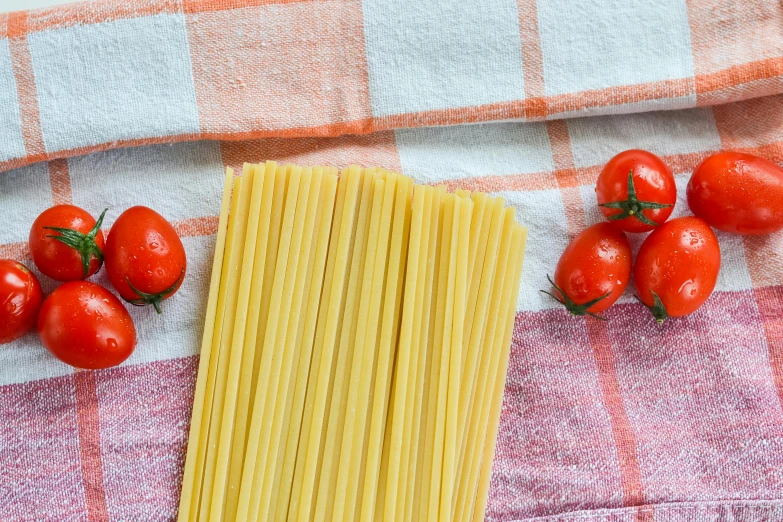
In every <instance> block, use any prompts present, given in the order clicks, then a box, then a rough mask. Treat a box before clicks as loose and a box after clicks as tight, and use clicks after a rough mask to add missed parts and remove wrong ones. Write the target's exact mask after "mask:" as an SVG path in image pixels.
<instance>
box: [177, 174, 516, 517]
mask: <svg viewBox="0 0 783 522" xmlns="http://www.w3.org/2000/svg"><path fill="white" fill-rule="evenodd" d="M525 238H526V232H525V229H524V228H522V227H521V226H520V225H518V224H517V223H516V222H515V221H514V212H513V209H510V208H505V206H504V202H503V200H502V198H492V197H489V196H487V195H485V194H481V193H472V194H471V193H469V192H465V191H457V193H454V194H450V193H446V191H445V189H444V187H430V186H424V185H414V183H413V181H412V180H411V179H409V178H407V177H405V176H402V175H400V174H397V173H395V172H390V171H387V170H384V169H380V168H378V169H375V168H372V169H361V168H360V167H356V166H352V167H349V168H347V169H345V170H344V171H343V172H342V173H341V174H340V176H339V177H338V175H337V171H336V169H333V168H330V167H312V168H311V167H298V166H295V165H285V166H281V165H277V164H276V163H274V162H267V163H266V164H262V165H250V164H246V165H245V166H244V168H243V172H242V175H241V176H238V177H236V178H235V177H234V175H233V172H232V171H231V169H228V172H227V173H226V180H225V187H224V197H223V205H222V208H221V213H220V222H219V227H218V237H217V244H216V250H215V259H214V264H213V270H212V281H211V284H210V294H209V301H208V304H207V315H206V320H205V325H204V339H203V344H202V351H201V361H200V364H199V374H198V380H197V383H196V391H195V398H194V404H193V416H192V421H191V428H190V441H189V444H188V452H187V459H186V463H185V473H184V477H183V483H182V496H181V500H180V508H179V521H221V520H226V521H232V522H233V521H235V520H236V521H274V522H284V521H292V522H293V521H297V522H312V521H316V522H326V521H351V522H354V521H362V522H370V521H389V522H391V521H408V520H416V521H452V520H454V521H469V520H476V521H478V520H482V519H483V514H484V509H485V507H486V499H487V490H488V487H489V478H490V472H491V468H492V460H493V457H494V449H495V438H496V436H497V429H498V422H499V418H500V407H501V402H502V396H503V388H504V382H505V375H506V369H507V366H508V358H509V349H510V345H511V334H512V329H513V324H514V317H515V311H516V297H517V293H518V291H519V280H520V277H521V273H522V261H523V253H524V245H525Z"/></svg>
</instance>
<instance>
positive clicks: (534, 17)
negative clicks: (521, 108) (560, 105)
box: [517, 0, 547, 120]
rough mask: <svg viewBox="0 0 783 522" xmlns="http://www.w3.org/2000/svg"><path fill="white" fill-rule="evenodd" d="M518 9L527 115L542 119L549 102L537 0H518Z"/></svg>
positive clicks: (530, 117) (528, 117)
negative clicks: (547, 99) (545, 98)
mask: <svg viewBox="0 0 783 522" xmlns="http://www.w3.org/2000/svg"><path fill="white" fill-rule="evenodd" d="M517 11H519V32H520V34H521V38H522V66H523V69H522V70H523V71H524V75H525V77H524V82H525V100H526V103H525V117H526V118H527V119H530V120H534V119H542V118H544V117H545V116H546V114H547V104H546V100H544V99H543V96H544V55H543V52H542V51H541V36H540V34H539V31H538V9H537V7H536V0H517ZM527 100H530V101H529V102H528V101H527Z"/></svg>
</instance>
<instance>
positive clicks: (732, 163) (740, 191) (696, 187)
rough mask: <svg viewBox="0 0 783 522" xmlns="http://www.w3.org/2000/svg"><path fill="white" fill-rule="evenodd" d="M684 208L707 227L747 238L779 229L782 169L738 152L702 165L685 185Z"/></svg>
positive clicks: (782, 201)
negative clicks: (686, 198)
mask: <svg viewBox="0 0 783 522" xmlns="http://www.w3.org/2000/svg"><path fill="white" fill-rule="evenodd" d="M687 194H688V206H689V207H690V208H691V211H692V212H693V213H694V214H696V215H697V216H699V217H700V218H702V219H704V220H705V221H706V222H707V223H709V224H710V225H711V226H713V227H715V228H717V229H719V230H725V231H726V232H733V233H735V234H744V235H748V236H758V235H763V234H770V233H772V232H776V231H778V230H781V229H783V169H781V168H780V167H778V166H777V165H776V164H774V163H772V162H771V161H769V160H766V159H764V158H760V157H758V156H753V155H752V154H743V153H741V152H719V153H717V154H713V155H712V156H710V157H708V158H706V159H705V160H704V161H702V162H701V163H700V164H699V166H698V167H696V170H694V171H693V176H691V180H690V181H689V182H688V190H687Z"/></svg>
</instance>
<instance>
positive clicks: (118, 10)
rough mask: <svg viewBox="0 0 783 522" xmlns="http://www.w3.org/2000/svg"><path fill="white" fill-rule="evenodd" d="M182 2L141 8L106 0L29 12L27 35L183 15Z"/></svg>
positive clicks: (122, 0) (172, 0) (167, 0)
mask: <svg viewBox="0 0 783 522" xmlns="http://www.w3.org/2000/svg"><path fill="white" fill-rule="evenodd" d="M179 4H180V1H179V0H159V1H157V2H144V3H142V4H141V5H140V4H138V3H135V2H128V1H127V0H103V1H101V2H94V3H89V4H85V3H83V2H80V3H73V4H66V5H62V6H56V7H50V8H46V9H36V10H35V11H29V12H27V15H28V25H27V29H26V31H27V32H30V33H32V32H40V31H47V30H51V29H64V28H66V27H74V26H77V25H92V24H100V23H105V22H113V21H115V20H122V19H131V18H142V17H145V16H153V15H157V14H162V13H177V12H180V6H179Z"/></svg>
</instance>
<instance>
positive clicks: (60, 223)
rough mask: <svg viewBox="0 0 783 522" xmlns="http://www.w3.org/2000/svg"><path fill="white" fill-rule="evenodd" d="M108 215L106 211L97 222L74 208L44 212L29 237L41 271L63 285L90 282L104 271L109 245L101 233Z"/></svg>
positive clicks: (59, 207) (34, 257)
mask: <svg viewBox="0 0 783 522" xmlns="http://www.w3.org/2000/svg"><path fill="white" fill-rule="evenodd" d="M107 210H108V209H107ZM105 215H106V210H104V211H103V213H102V214H101V215H100V217H99V218H98V220H97V221H96V220H95V219H94V218H93V217H92V216H91V215H90V214H89V212H87V211H86V210H84V209H82V208H79V207H77V206H74V205H55V206H54V207H51V208H49V209H46V210H44V211H43V212H42V213H41V215H39V216H38V217H37V218H36V220H35V221H34V222H33V226H32V228H31V229H30V237H29V240H30V241H29V246H30V253H31V254H32V256H33V262H34V263H35V266H37V267H38V270H40V271H41V273H42V274H44V275H46V276H49V277H51V278H52V279H54V280H55V281H61V282H65V281H77V280H80V279H87V278H88V277H90V276H92V275H93V274H95V273H96V272H97V271H98V270H100V269H101V265H102V264H103V248H104V246H105V243H106V241H105V239H104V237H103V232H102V231H101V224H102V223H103V217H104V216H105Z"/></svg>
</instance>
